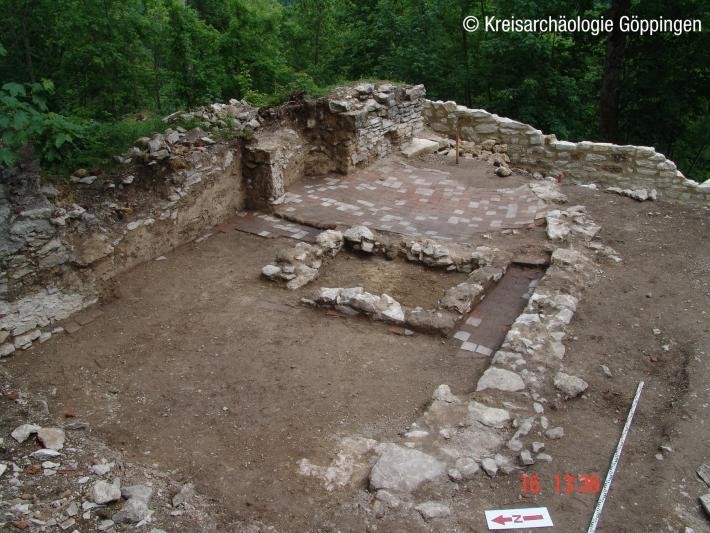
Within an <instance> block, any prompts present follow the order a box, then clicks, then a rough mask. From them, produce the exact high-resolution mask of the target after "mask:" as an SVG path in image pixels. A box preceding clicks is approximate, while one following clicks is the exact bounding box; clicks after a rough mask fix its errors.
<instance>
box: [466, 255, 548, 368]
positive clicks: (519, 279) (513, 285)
mask: <svg viewBox="0 0 710 533" xmlns="http://www.w3.org/2000/svg"><path fill="white" fill-rule="evenodd" d="M541 276H542V270H539V269H536V268H526V267H519V266H516V265H513V266H511V267H510V268H509V269H508V272H507V273H506V274H505V275H504V276H503V277H502V278H501V280H500V281H499V282H498V283H497V284H496V286H495V287H493V289H492V290H491V291H490V292H489V293H488V294H487V295H486V298H485V299H484V300H483V301H482V302H481V303H480V304H478V305H477V306H476V308H475V309H474V310H473V311H471V314H470V315H469V316H468V317H467V318H466V320H465V321H464V322H463V323H461V324H460V325H459V329H458V331H457V332H456V333H454V339H455V340H456V341H459V342H460V343H461V346H460V347H459V351H458V355H460V356H464V357H490V356H491V355H493V353H495V351H496V350H498V348H499V347H500V345H501V344H502V343H503V339H504V338H505V335H506V334H507V333H508V330H509V329H510V325H511V324H512V323H513V322H514V321H515V319H516V318H517V317H518V315H519V314H520V313H522V311H523V309H524V308H525V306H526V305H527V302H528V299H529V298H530V294H532V291H533V289H534V288H535V286H536V285H537V282H538V279H539V278H540V277H541Z"/></svg>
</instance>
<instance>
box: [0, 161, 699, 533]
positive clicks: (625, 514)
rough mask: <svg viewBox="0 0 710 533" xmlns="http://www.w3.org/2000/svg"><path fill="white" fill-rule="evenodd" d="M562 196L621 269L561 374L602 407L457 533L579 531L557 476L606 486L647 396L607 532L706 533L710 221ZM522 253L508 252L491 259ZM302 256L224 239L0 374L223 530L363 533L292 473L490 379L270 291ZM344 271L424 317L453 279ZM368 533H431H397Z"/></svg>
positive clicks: (410, 272) (607, 199)
mask: <svg viewBox="0 0 710 533" xmlns="http://www.w3.org/2000/svg"><path fill="white" fill-rule="evenodd" d="M471 164H472V165H474V164H477V162H475V161H474V162H471ZM476 179H478V178H476ZM481 179H483V178H481ZM486 179H488V178H486ZM514 179H515V180H522V178H521V177H516V178H514ZM488 183H489V184H490V183H491V181H490V179H488ZM496 183H498V182H496ZM511 184H516V183H514V182H513V181H506V182H505V185H506V186H510V185H511ZM563 190H564V192H565V193H566V194H567V195H568V196H569V198H570V202H569V205H575V204H583V205H586V206H587V207H588V210H589V212H590V214H591V215H592V217H593V218H594V219H595V221H596V222H597V223H599V224H601V226H602V228H603V229H602V239H603V240H604V242H605V243H606V244H608V245H610V246H612V247H613V248H615V249H616V250H617V251H618V252H619V254H620V255H621V257H622V258H623V262H622V263H620V264H616V265H614V264H610V265H606V266H605V268H604V272H603V273H602V276H601V279H600V280H599V281H598V282H597V283H596V284H595V285H594V287H593V288H592V289H591V290H589V291H587V292H586V293H585V295H584V297H583V299H582V300H581V302H580V303H579V305H578V308H577V313H576V315H575V317H574V320H573V322H572V324H571V326H570V328H569V331H568V337H567V339H566V340H565V344H566V347H567V354H566V356H565V367H566V368H567V369H569V370H570V372H572V373H574V374H576V375H580V376H584V378H585V379H586V380H587V381H588V382H589V384H590V388H589V390H588V392H587V393H586V394H585V395H584V396H583V397H582V398H580V399H577V400H572V401H568V402H559V403H558V404H556V405H554V406H553V408H554V409H555V413H554V417H555V421H556V423H558V424H559V425H562V426H563V427H564V428H565V438H564V439H562V440H560V441H555V442H554V443H549V445H548V449H546V452H548V453H550V454H551V455H552V456H553V457H554V461H553V462H552V463H550V464H546V463H538V464H536V465H535V467H534V471H533V472H531V473H534V474H538V475H539V476H540V480H541V485H542V490H541V492H540V494H538V495H529V494H528V495H523V494H522V490H521V489H522V485H521V479H520V475H516V474H512V475H510V476H504V477H497V478H495V479H489V478H487V477H486V476H479V477H478V478H476V479H475V480H473V481H470V482H467V483H465V484H461V489H460V490H459V492H458V493H457V495H456V501H457V506H458V508H459V509H460V508H461V507H464V508H466V509H468V510H469V511H470V513H468V514H467V515H468V516H470V517H471V518H470V521H469V522H466V523H459V524H458V526H457V529H456V531H475V532H478V531H486V528H485V520H484V518H483V510H484V509H491V508H505V507H514V506H519V507H525V506H537V505H541V506H542V505H544V506H547V507H548V508H549V510H550V513H551V515H552V517H553V520H554V522H555V528H554V529H553V530H554V531H560V532H577V531H585V530H586V527H587V524H588V522H589V519H590V517H591V514H592V510H593V507H594V504H595V503H596V495H593V494H556V493H555V482H554V476H555V475H557V474H559V475H564V474H567V473H571V474H598V475H600V476H601V477H602V478H603V477H604V474H605V473H606V469H607V467H608V464H609V459H610V458H611V455H612V454H613V450H614V447H615V446H616V442H617V440H618V438H619V435H620V432H621V428H622V426H623V424H624V420H625V417H626V413H627V410H628V408H629V405H630V402H631V398H632V397H633V393H634V391H635V388H636V385H637V383H638V382H639V381H640V380H644V381H645V383H646V387H645V389H644V393H643V395H642V399H641V403H640V406H639V410H638V411H637V415H636V419H635V421H634V425H633V426H632V430H631V433H630V436H629V439H628V441H627V444H626V447H625V450H624V454H623V455H622V459H621V462H620V465H619V469H618V471H617V475H616V478H615V480H614V484H613V487H612V490H611V493H610V495H609V499H608V500H607V504H606V507H605V510H604V514H603V517H602V520H601V524H600V527H599V531H614V532H617V531H618V532H635V531H651V532H656V531H658V532H660V531H684V528H685V527H691V528H692V529H693V530H694V531H695V532H700V531H710V527H709V526H708V524H710V522H708V520H707V517H705V516H704V515H703V512H702V510H701V508H700V505H699V503H698V499H697V498H698V496H700V495H702V494H704V493H705V492H707V488H706V487H704V484H703V483H702V482H701V481H700V480H699V479H698V478H697V476H696V474H695V471H696V469H697V468H698V466H699V465H700V464H701V463H702V462H703V461H707V460H708V459H709V458H710V446H709V445H708V442H710V430H708V427H709V424H710V414H709V413H710V411H709V410H708V385H707V384H708V383H710V379H709V378H710V364H709V362H708V354H709V353H710V320H709V318H710V317H709V316H708V313H710V306H708V302H709V301H710V299H709V296H710V232H708V224H709V222H708V220H710V218H709V215H710V211H708V209H703V208H689V207H681V206H676V205H671V204H666V203H664V202H648V203H638V202H635V201H633V200H630V199H628V198H622V197H618V196H615V195H610V194H605V193H601V192H595V191H591V190H588V189H585V188H582V187H578V186H574V185H569V186H565V187H564V189H563ZM538 230H539V229H536V230H530V231H534V232H535V235H537V232H538ZM519 237H520V242H522V243H524V242H526V240H529V239H531V237H530V236H529V235H525V234H521V235H520V236H519ZM484 242H485V241H484ZM515 242H518V241H517V240H516V236H502V235H500V234H497V235H494V237H493V240H492V241H490V242H489V244H493V243H495V244H496V245H498V243H501V246H502V247H506V248H509V249H510V248H514V247H515V245H514V244H510V243H515ZM292 243H293V241H286V240H281V239H262V238H259V237H255V236H252V235H247V234H244V233H240V232H238V231H231V232H228V233H226V234H217V235H215V236H213V237H211V238H209V239H208V240H206V241H203V242H201V243H199V244H194V243H193V244H189V245H186V246H184V247H182V248H180V249H178V250H176V251H175V252H174V253H171V254H169V255H167V259H166V260H165V261H152V262H149V263H146V264H144V265H141V266H139V267H138V268H136V269H134V270H133V271H131V272H129V273H127V274H125V275H123V276H121V277H119V278H118V279H117V280H116V294H117V298H116V299H115V300H114V301H112V302H108V303H107V304H105V305H104V306H103V311H104V314H103V316H101V317H100V318H98V319H97V320H96V321H94V322H92V323H91V324H89V325H87V326H85V327H83V328H82V329H81V330H79V331H78V332H77V333H75V334H73V335H71V336H68V335H67V336H60V337H58V338H56V339H54V338H53V339H52V340H51V342H48V343H45V344H42V345H39V346H36V347H33V348H32V349H30V350H28V351H26V352H19V353H17V354H16V355H14V356H13V357H12V358H10V359H9V360H7V362H6V363H5V364H4V367H5V368H6V369H7V370H8V371H9V372H10V373H11V374H12V375H14V376H15V377H16V379H18V380H20V381H22V382H23V384H24V385H25V386H27V388H28V389H29V390H30V391H32V392H35V393H38V394H42V395H45V396H47V397H51V398H52V401H51V402H50V411H51V414H54V415H57V416H61V415H62V414H63V413H64V412H65V411H66V410H67V409H71V410H73V411H74V412H76V413H77V414H78V415H79V416H81V417H82V418H84V419H86V420H87V421H88V422H89V423H90V425H91V426H92V427H93V428H94V430H95V431H96V432H97V433H98V435H100V436H101V437H103V438H105V439H106V440H107V442H108V444H109V445H111V446H114V447H117V448H120V449H123V450H125V452H126V454H127V457H128V458H129V459H131V460H134V461H137V462H145V463H146V464H157V465H158V466H159V467H160V468H163V469H167V470H170V471H173V472H175V473H176V474H177V475H179V476H181V477H183V478H185V479H192V480H194V482H195V483H196V485H197V488H198V490H199V491H201V492H203V493H205V494H207V495H208V496H210V497H212V498H213V499H214V500H215V501H216V502H217V503H218V505H219V506H220V507H221V508H222V509H223V510H224V516H223V517H222V518H221V520H222V522H223V528H224V529H225V530H230V529H231V527H230V524H232V522H233V521H234V520H244V521H253V520H258V521H261V522H263V523H266V524H272V525H274V526H276V527H277V528H278V529H279V530H280V531H362V530H363V522H362V519H361V517H360V516H359V514H358V511H357V507H356V505H355V504H354V503H353V494H352V493H351V492H349V491H346V490H342V491H336V492H333V493H326V492H325V491H324V490H323V489H322V487H321V485H320V483H319V482H317V481H315V480H313V479H310V478H305V477H302V476H299V475H298V473H297V466H296V462H297V461H298V460H299V459H300V458H303V457H308V458H309V459H312V460H313V461H314V462H315V463H318V464H327V463H328V462H329V460H330V458H331V457H332V454H333V450H334V447H335V439H336V437H338V436H346V435H353V434H357V435H362V436H366V437H372V438H375V439H378V440H387V439H388V438H394V436H396V435H397V434H398V433H399V432H401V431H402V430H404V428H405V427H406V426H407V425H408V424H409V423H410V422H411V421H412V420H413V419H414V418H416V416H417V414H419V413H420V412H421V410H422V409H423V408H424V407H425V406H426V405H427V402H428V401H429V400H430V397H431V393H432V391H433V390H434V388H435V387H436V386H437V385H439V384H441V383H447V384H449V385H450V386H451V388H452V390H453V391H454V393H456V394H461V393H466V392H470V391H471V390H472V389H473V387H474V386H475V383H476V381H477V379H478V377H479V375H480V373H481V372H482V371H483V370H484V369H485V368H486V367H487V365H488V361H487V360H486V359H483V358H473V359H466V358H461V357H455V354H456V349H455V348H454V344H453V343H452V341H451V340H449V341H442V339H440V338H437V337H430V336H427V335H415V336H414V337H403V336H398V335H394V334H392V333H390V332H389V331H388V328H387V327H386V326H384V325H381V324H375V323H372V322H369V321H368V320H365V319H342V318H335V317H329V316H327V315H326V314H325V313H324V312H323V311H319V310H314V309H312V308H308V307H304V306H302V305H301V304H300V303H299V299H300V298H301V297H302V296H306V295H308V293H309V292H310V291H312V289H310V288H306V289H303V290H301V291H297V292H293V293H292V292H287V291H285V290H284V289H283V288H280V287H277V286H276V285H275V284H269V283H266V282H264V281H262V280H260V279H259V278H258V273H259V270H260V268H261V267H262V266H263V265H264V264H266V263H268V262H270V261H271V260H272V259H273V257H274V255H275V253H276V250H277V248H279V247H280V246H284V245H286V244H288V245H290V244H292ZM479 244H481V243H479ZM348 257H349V256H347V255H343V256H341V257H339V258H338V259H336V261H334V262H333V264H331V265H329V266H328V267H327V268H326V269H325V272H324V274H323V277H322V278H321V280H319V281H318V282H316V285H317V286H320V285H327V284H331V285H336V286H344V285H347V284H362V285H363V286H365V287H366V288H367V289H368V290H377V291H387V290H391V291H392V292H394V293H395V294H393V295H394V296H395V297H400V298H402V301H403V303H406V304H419V305H425V304H426V303H428V302H432V301H433V300H432V299H435V298H436V297H437V295H438V294H439V293H440V292H443V290H444V289H445V288H446V287H447V286H449V285H453V284H454V280H455V278H456V275H451V274H447V273H444V272H431V271H428V272H427V275H426V277H424V280H425V281H424V282H422V281H421V280H422V278H421V277H419V273H420V270H421V269H420V267H418V266H415V265H407V264H406V263H400V262H386V261H384V260H383V261H382V262H380V260H370V262H367V263H365V268H364V269H363V268H361V267H362V265H363V263H361V262H360V261H361V260H360V259H349V258H348ZM353 261H357V265H356V266H353V265H355V263H353ZM654 329H657V330H660V333H654ZM602 364H604V365H606V366H607V367H609V369H610V371H611V377H607V376H606V375H605V374H604V373H603V372H602V370H601V367H600V365H602ZM660 446H668V447H669V448H670V450H671V451H667V450H666V451H664V450H661V449H660ZM659 453H660V454H662V455H661V456H659V457H660V459H659V458H657V457H656V455H657V454H659ZM375 529H376V530H377V531H420V530H429V531H433V530H436V529H435V527H433V526H432V527H431V528H427V527H425V526H422V522H421V521H419V522H415V521H413V522H411V523H402V522H401V521H395V520H392V519H390V518H387V517H385V518H384V519H382V520H381V521H379V522H377V523H376V524H374V525H372V524H371V525H370V530H375Z"/></svg>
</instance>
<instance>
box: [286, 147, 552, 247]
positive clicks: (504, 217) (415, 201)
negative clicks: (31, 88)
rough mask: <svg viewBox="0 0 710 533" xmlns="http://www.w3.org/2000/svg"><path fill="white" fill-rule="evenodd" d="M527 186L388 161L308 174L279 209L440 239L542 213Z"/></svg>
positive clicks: (304, 217) (315, 220)
mask: <svg viewBox="0 0 710 533" xmlns="http://www.w3.org/2000/svg"><path fill="white" fill-rule="evenodd" d="M544 211H545V204H544V202H542V201H541V200H540V199H538V198H537V197H536V196H535V195H534V194H532V192H531V191H530V190H529V189H528V187H525V186H522V187H519V188H516V189H499V190H485V189H481V188H480V187H472V186H467V185H464V184H461V183H460V182H459V181H457V180H455V179H452V177H451V174H450V173H449V172H447V171H446V170H440V169H432V168H419V167H415V166H412V165H409V164H407V163H406V162H403V161H399V160H396V161H386V162H382V163H380V164H377V165H373V166H372V167H369V168H367V169H363V170H358V171H356V172H353V173H352V174H349V175H347V176H340V175H337V176H336V175H331V176H319V177H305V178H303V179H302V180H301V181H300V182H299V183H296V184H294V185H292V186H291V187H290V188H289V190H288V192H287V193H286V198H285V200H284V202H283V204H281V205H279V206H277V207H276V209H275V213H276V214H278V215H280V216H283V217H287V218H289V219H291V220H298V221H299V222H302V223H304V224H309V225H314V226H321V227H323V226H333V225H335V224H344V225H354V224H362V225H364V226H368V227H371V228H373V229H379V230H384V231H391V232H395V233H400V234H404V235H418V236H424V237H430V238H433V239H438V240H454V241H464V242H465V241H466V240H467V237H471V236H473V235H474V234H476V233H481V232H487V231H495V230H500V229H506V228H519V227H524V226H528V225H530V224H532V223H534V221H535V219H536V218H540V217H541V216H543V213H544Z"/></svg>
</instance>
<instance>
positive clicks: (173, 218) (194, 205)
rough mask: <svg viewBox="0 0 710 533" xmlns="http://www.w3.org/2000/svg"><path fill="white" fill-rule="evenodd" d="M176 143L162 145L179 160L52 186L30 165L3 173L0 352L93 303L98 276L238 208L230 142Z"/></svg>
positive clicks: (42, 334) (188, 236) (156, 252)
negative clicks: (104, 176)
mask: <svg viewBox="0 0 710 533" xmlns="http://www.w3.org/2000/svg"><path fill="white" fill-rule="evenodd" d="M182 146H183V148H187V149H186V150H184V149H181V150H178V149H177V148H173V149H172V150H171V151H170V153H171V154H176V153H177V152H178V151H179V152H180V157H179V161H180V162H179V164H178V163H176V162H175V161H177V159H171V158H163V157H162V154H161V156H160V159H156V158H152V159H151V160H150V161H149V162H148V164H146V165H141V166H138V167H135V168H133V169H132V170H133V172H134V174H130V175H124V176H118V177H113V178H108V177H107V178H103V177H101V176H82V177H79V176H74V178H77V179H75V180H72V181H73V183H72V182H71V181H70V183H68V184H63V185H62V186H57V187H54V186H51V185H41V180H40V176H39V173H38V170H37V169H36V168H35V167H33V166H32V165H28V166H25V167H24V168H18V169H12V170H11V169H5V170H4V171H3V173H2V176H1V178H2V179H1V181H0V267H1V268H0V356H6V355H9V354H10V353H12V352H14V351H15V350H16V349H22V348H28V347H29V346H30V345H31V344H32V342H34V341H36V340H39V341H40V342H44V341H45V340H47V339H49V338H50V337H51V336H52V334H54V333H59V332H61V331H62V330H61V328H57V327H56V322H57V321H60V320H63V319H65V318H68V317H69V316H71V315H72V314H74V313H76V312H78V311H80V310H82V309H84V308H86V307H88V306H90V305H92V304H94V303H96V302H97V301H98V299H99V297H100V296H101V295H102V293H103V292H104V290H105V288H106V283H105V282H106V281H107V280H109V279H111V278H112V277H114V276H115V275H117V274H119V273H121V272H124V271H126V270H129V269H130V268H132V267H134V266H135V265H137V264H139V263H141V262H143V261H146V260H149V259H152V258H155V257H157V256H160V255H162V254H164V253H166V252H168V251H170V250H172V249H173V248H175V247H177V246H179V245H181V244H183V243H185V242H188V241H190V240H192V239H194V238H195V237H197V236H199V235H200V234H201V233H202V232H204V230H205V228H207V227H210V226H212V225H214V224H216V223H218V222H220V221H222V220H224V219H225V218H227V217H228V216H230V215H232V214H234V212H235V210H236V209H238V208H240V207H242V205H243V200H244V194H243V190H242V180H241V166H240V155H239V154H240V150H239V146H238V144H237V145H236V146H235V145H231V144H228V143H215V144H212V145H209V146H197V145H194V144H189V143H188V145H187V146H186V145H182ZM162 150H166V148H162ZM150 163H152V164H150ZM97 199H98V201H97ZM80 204H81V205H80Z"/></svg>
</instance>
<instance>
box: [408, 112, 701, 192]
mask: <svg viewBox="0 0 710 533" xmlns="http://www.w3.org/2000/svg"><path fill="white" fill-rule="evenodd" d="M422 112H423V116H424V122H425V124H426V125H427V126H429V127H430V128H431V129H432V130H433V131H435V132H437V133H439V134H443V135H446V136H448V137H451V138H455V137H456V132H457V128H458V129H459V130H460V132H461V139H462V140H463V141H469V142H475V143H477V144H480V143H485V142H489V143H490V142H491V141H495V143H500V144H505V145H507V155H508V157H510V162H511V163H512V164H514V165H519V166H521V167H524V168H527V169H529V170H531V171H541V172H544V173H546V174H548V175H550V174H551V175H557V174H559V173H560V172H564V174H565V176H567V177H569V178H572V179H576V180H579V181H581V182H584V183H589V182H599V183H602V184H604V185H606V186H611V187H620V188H622V189H649V190H653V189H656V190H657V191H658V192H659V193H660V194H661V195H662V197H663V198H664V199H667V200H672V201H679V202H683V203H691V204H702V205H707V204H708V203H710V182H706V183H703V184H699V183H697V182H695V181H692V180H689V179H686V178H685V176H683V174H682V173H681V172H680V171H679V170H678V169H677V168H676V165H675V163H674V162H673V161H671V160H670V159H667V158H666V156H664V155H663V154H661V153H658V152H656V150H655V149H654V148H652V147H650V146H631V145H625V146H620V145H616V144H609V143H599V142H590V141H582V142H578V143H574V142H569V141H562V140H558V139H557V137H556V136H555V135H546V134H544V133H543V132H542V131H540V130H538V129H536V128H534V127H533V126H530V125H528V124H524V123H522V122H518V121H515V120H512V119H510V118H505V117H499V116H498V115H495V114H493V113H489V112H488V111H485V110H483V109H469V108H467V107H464V106H461V105H457V104H456V102H451V101H449V102H441V101H431V100H425V101H424V105H423V110H422Z"/></svg>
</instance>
